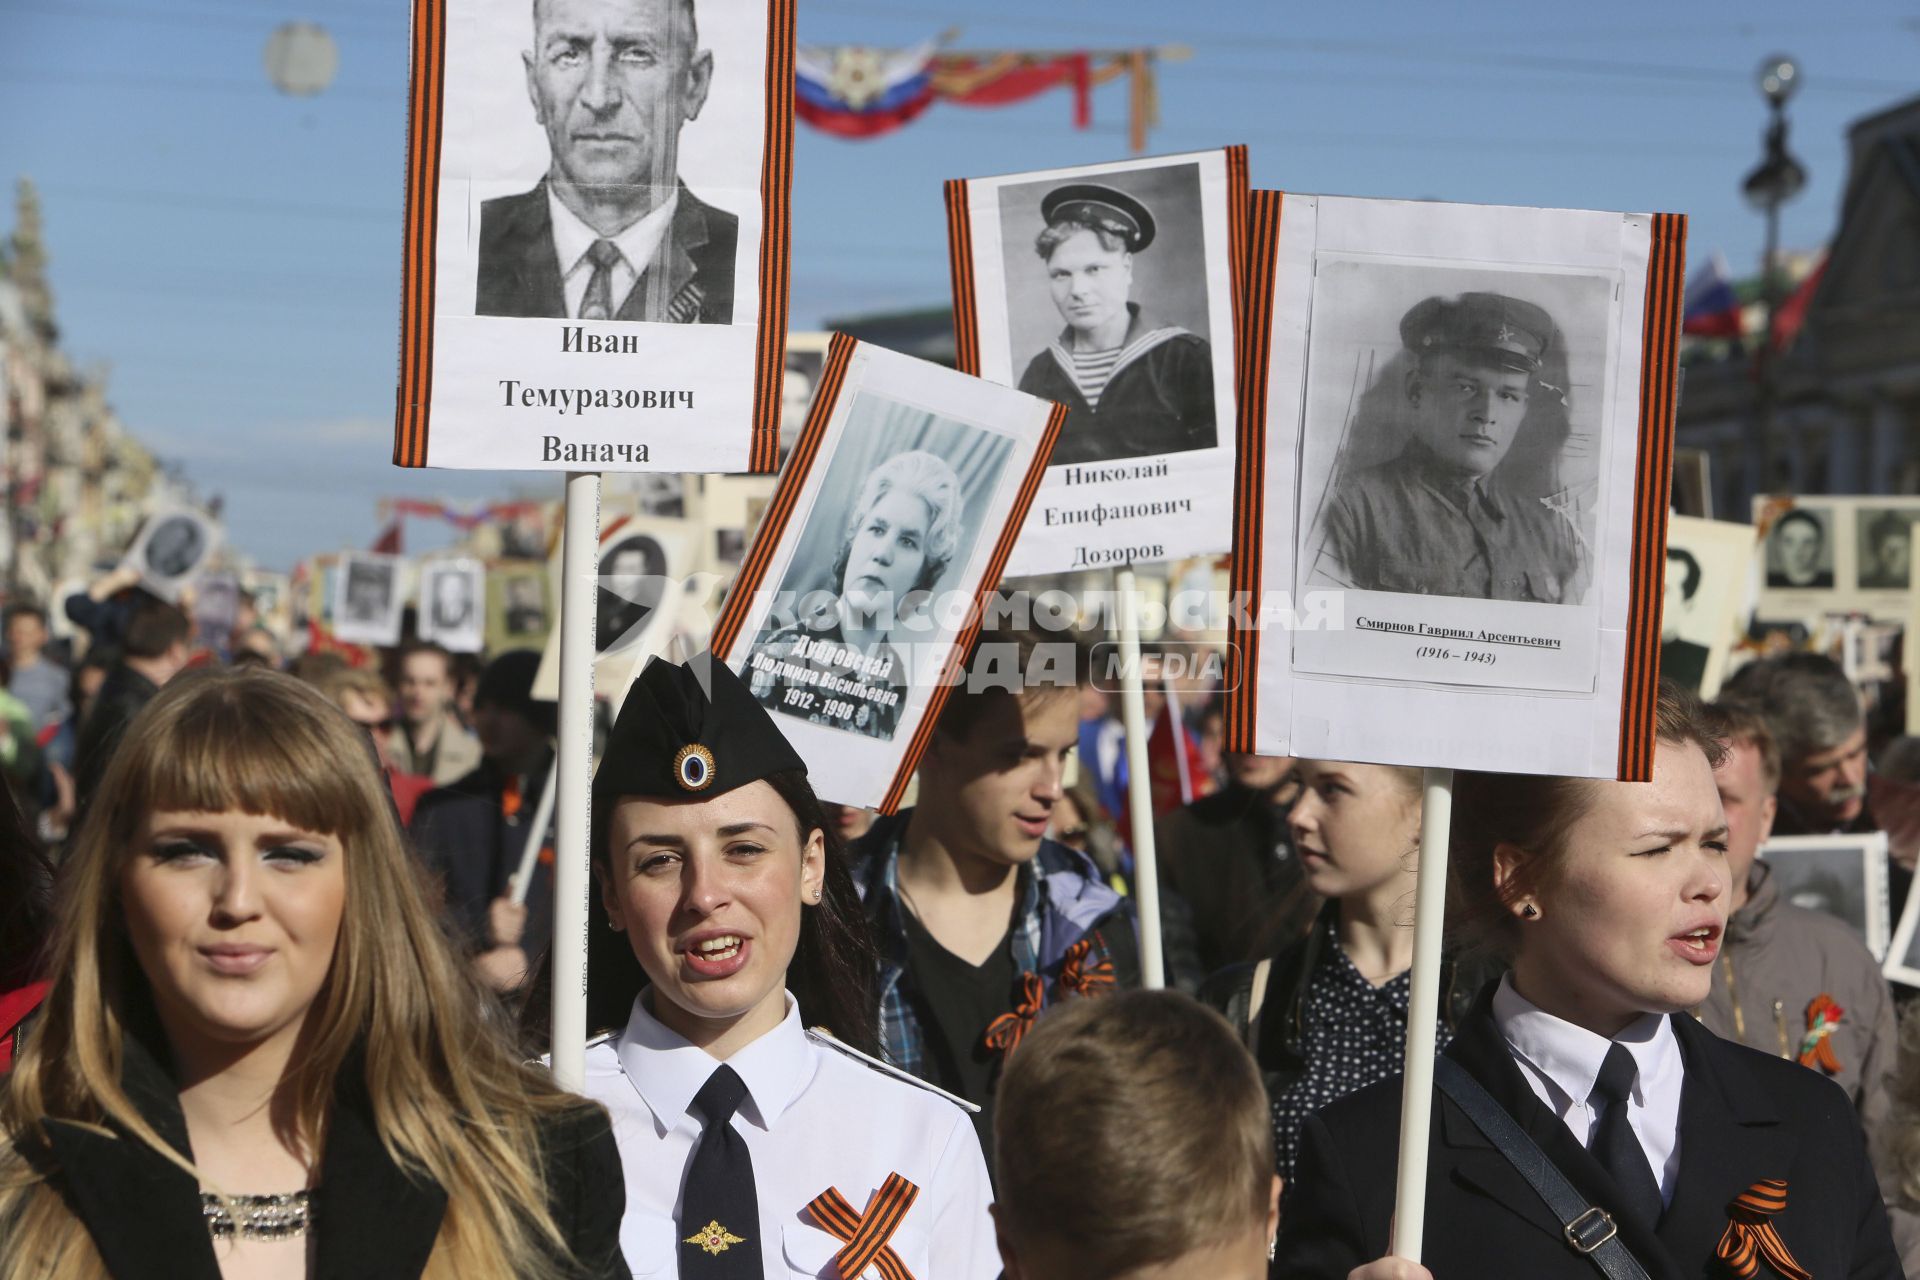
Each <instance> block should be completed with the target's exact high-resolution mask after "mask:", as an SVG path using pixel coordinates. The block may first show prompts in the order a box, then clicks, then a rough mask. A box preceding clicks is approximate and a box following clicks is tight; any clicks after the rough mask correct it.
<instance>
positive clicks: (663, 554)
mask: <svg viewBox="0 0 1920 1280" xmlns="http://www.w3.org/2000/svg"><path fill="white" fill-rule="evenodd" d="M668 572H669V565H668V563H667V551H666V548H665V547H664V546H662V545H661V543H660V540H659V539H658V538H655V537H653V536H652V535H651V534H646V533H627V534H621V533H615V534H614V535H613V536H612V537H610V538H608V539H607V541H606V542H605V543H603V544H602V546H601V548H600V585H599V589H598V590H597V591H596V592H595V599H596V600H597V602H598V604H597V612H598V618H597V624H596V628H595V632H594V647H595V649H596V650H597V651H598V652H599V654H600V655H601V656H602V657H606V656H609V655H612V654H616V653H620V652H622V651H624V650H626V649H629V648H631V647H632V646H633V645H634V644H635V643H637V642H638V640H639V638H640V636H641V635H642V634H643V632H644V631H645V627H644V626H643V624H644V623H645V622H646V620H647V618H648V616H649V615H651V614H652V612H653V610H654V609H655V608H656V607H658V605H659V603H660V600H661V598H662V596H663V595H664V594H665V592H666V588H667V573H668Z"/></svg>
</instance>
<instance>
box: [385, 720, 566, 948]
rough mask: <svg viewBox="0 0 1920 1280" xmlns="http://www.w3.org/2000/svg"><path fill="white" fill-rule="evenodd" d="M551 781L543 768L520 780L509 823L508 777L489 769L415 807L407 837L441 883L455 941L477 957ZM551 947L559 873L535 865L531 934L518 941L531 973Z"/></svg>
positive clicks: (431, 794)
mask: <svg viewBox="0 0 1920 1280" xmlns="http://www.w3.org/2000/svg"><path fill="white" fill-rule="evenodd" d="M548 758H550V757H548ZM546 777H547V765H546V764H545V763H544V762H543V763H541V764H539V765H537V766H536V767H535V768H534V769H532V770H531V771H530V772H528V773H527V774H526V776H524V777H523V778H522V779H521V780H520V781H521V793H520V794H521V802H520V810H519V812H518V813H516V814H515V815H514V816H513V817H511V818H509V817H508V816H507V815H506V812H505V810H504V807H503V804H502V801H503V798H504V796H505V794H506V777H505V775H504V774H502V773H501V772H500V771H499V770H497V769H496V768H495V767H494V766H493V765H492V764H491V763H488V762H485V761H483V762H482V763H481V765H480V767H479V768H477V769H475V770H473V772H471V773H469V774H466V775H465V776H464V777H461V778H460V779H458V780H457V781H454V782H451V783H449V784H448V785H446V786H444V787H435V788H434V789H433V790H432V791H429V792H427V793H426V794H425V795H423V796H421V797H420V801H419V803H418V804H417V805H415V806H414V810H413V821H412V822H411V823H410V824H409V825H408V828H407V834H408V835H409V836H411V837H412V839H413V843H414V847H415V848H416V849H417V850H419V853H420V857H421V859H422V861H424V862H425V863H426V865H427V868H428V870H430V871H431V872H432V873H433V874H434V875H435V876H436V877H437V878H438V879H439V881H440V885H441V890H442V892H443V894H444V895H445V902H446V918H447V919H448V920H449V921H450V922H451V923H452V925H453V927H454V932H455V934H456V935H458V936H459V937H461V938H462V939H464V940H465V941H466V942H467V944H468V945H469V946H470V947H472V948H473V949H474V950H476V951H481V950H485V949H486V945H487V908H488V906H489V904H491V903H492V902H493V900H494V899H495V898H498V897H502V896H504V895H505V894H506V892H507V889H508V886H509V884H510V883H511V882H512V879H513V874H514V873H515V872H516V871H518V870H519V869H520V857H521V854H522V853H524V852H525V851H526V847H527V841H528V839H529V838H532V827H533V816H534V811H535V810H536V809H537V808H538V807H539V804H540V789H541V788H542V787H544V786H545V785H546ZM552 940H553V868H552V867H550V866H548V865H546V864H545V863H535V865H534V874H533V884H532V886H531V887H530V888H529V889H528V891H527V925H526V930H525V932H524V933H522V934H521V936H520V949H521V950H522V951H524V952H526V955H527V963H528V964H529V966H531V965H532V964H534V963H535V962H537V961H538V960H539V959H540V957H541V956H542V955H544V954H546V950H547V945H548V943H550V942H551V941H552Z"/></svg>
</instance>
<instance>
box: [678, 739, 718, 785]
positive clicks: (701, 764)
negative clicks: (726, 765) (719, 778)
mask: <svg viewBox="0 0 1920 1280" xmlns="http://www.w3.org/2000/svg"><path fill="white" fill-rule="evenodd" d="M673 780H674V781H675V782H678V783H679V784H680V786H681V789H682V790H685V791H705V790H706V789H707V788H708V787H710V786H712V785H713V752H711V751H709V750H707V749H706V748H705V747H703V746H701V745H700V744H699V743H697V742H689V743H688V744H687V745H686V746H684V747H682V748H680V750H679V752H678V753H677V754H675V756H674V757H673Z"/></svg>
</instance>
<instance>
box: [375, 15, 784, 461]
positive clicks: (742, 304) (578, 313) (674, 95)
mask: <svg viewBox="0 0 1920 1280" xmlns="http://www.w3.org/2000/svg"><path fill="white" fill-rule="evenodd" d="M793 22H794V3H793V0H543V2H542V3H540V4H537V5H536V4H530V3H528V0H414V5H413V58H412V77H411V78H412V88H411V93H410V97H409V113H410V115H409V121H410V128H409V132H408V138H409V146H408V165H407V198H406V246H405V257H404V262H403V269H402V309H401V361H400V396H399V411H398V414H397V416H396V419H395V424H394V455H393V456H394V462H395V463H396V464H397V465H400V466H409V467H422V466H432V467H464V468H474V469H479V470H516V471H526V470H549V471H662V472H712V471H772V470H773V469H774V467H775V465H776V459H777V448H778V443H779V426H780V411H781V404H780V398H781V390H782V387H781V351H782V344H783V342H784V341H785V338H786V315H787V279H788V271H787V243H788V191H789V184H790V178H791V173H792V142H793V40H794V28H793Z"/></svg>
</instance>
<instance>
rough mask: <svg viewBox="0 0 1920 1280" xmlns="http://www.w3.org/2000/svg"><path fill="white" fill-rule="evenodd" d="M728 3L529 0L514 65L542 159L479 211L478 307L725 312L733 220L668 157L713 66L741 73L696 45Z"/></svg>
mask: <svg viewBox="0 0 1920 1280" xmlns="http://www.w3.org/2000/svg"><path fill="white" fill-rule="evenodd" d="M523 2H524V0H523ZM729 7H730V6H728V5H726V4H724V3H715V2H714V0H704V2H703V0H532V3H531V9H532V13H533V26H532V30H531V31H530V32H529V33H528V40H527V46H526V48H524V49H522V50H520V51H519V67H518V68H517V69H518V70H519V72H520V73H521V74H522V75H523V76H524V78H525V82H526V97H527V105H528V109H529V110H531V112H532V114H533V119H534V121H535V122H536V123H538V124H539V126H540V127H541V129H542V130H543V131H544V132H545V134H546V139H547V148H548V164H547V169H546V172H545V173H544V174H543V175H541V177H540V179H539V181H538V182H536V183H534V184H533V185H532V186H531V187H530V188H529V189H527V190H526V191H523V192H519V193H517V194H514V195H505V196H497V197H495V198H493V199H491V200H487V201H485V202H484V203H483V204H482V205H481V206H480V237H479V241H480V243H479V250H480V262H479V280H478V286H477V291H476V293H475V298H474V311H475V312H476V313H477V314H479V315H484V316H553V317H572V318H577V319H582V320H644V321H655V322H661V323H669V324H728V323H731V321H732V319H733V293H734V289H733V280H734V269H735V267H734V258H735V254H736V251H737V249H738V243H739V233H740V220H739V218H738V217H737V216H736V214H734V213H732V212H729V211H728V210H726V209H724V208H721V207H717V206H716V205H715V204H712V203H709V202H708V200H707V199H702V197H701V195H700V194H699V193H698V192H697V191H695V190H694V189H693V188H692V187H690V186H689V185H688V183H687V182H686V181H685V179H684V178H683V176H682V173H681V166H680V155H681V147H682V137H683V133H684V131H685V130H686V127H687V126H688V125H689V124H691V123H692V122H693V121H696V120H698V119H699V118H700V115H701V112H702V111H703V110H704V109H705V107H706V104H707V98H708V96H709V94H710V92H711V91H712V89H713V86H714V82H715V77H716V76H717V75H718V76H734V77H739V76H742V75H744V74H746V71H745V69H744V68H743V67H741V66H740V65H739V64H738V63H735V64H734V65H732V66H725V65H722V64H720V63H718V62H717V61H716V59H715V57H714V52H713V49H712V48H711V47H710V45H709V44H708V43H707V42H706V40H705V37H706V36H708V35H710V34H711V33H712V31H713V29H714V27H715V26H716V25H721V24H724V23H725V21H726V20H727V19H728V18H729V17H731V16H733V15H731V14H729V13H728V9H729ZM733 7H737V6H733ZM703 9H710V10H712V12H710V13H708V14H705V15H703V14H702V12H701V11H702V10H703ZM703 16H704V18H705V19H706V20H705V21H703ZM512 73H513V69H510V68H508V67H506V66H502V67H501V68H500V75H501V78H502V79H503V80H505V79H508V78H510V77H511V75H512ZM713 194H714V193H713V192H711V191H709V192H708V193H707V195H708V196H709V197H712V196H713Z"/></svg>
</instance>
